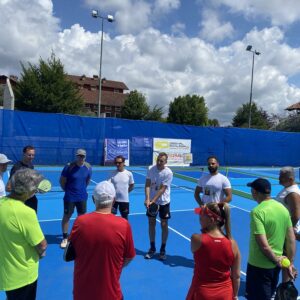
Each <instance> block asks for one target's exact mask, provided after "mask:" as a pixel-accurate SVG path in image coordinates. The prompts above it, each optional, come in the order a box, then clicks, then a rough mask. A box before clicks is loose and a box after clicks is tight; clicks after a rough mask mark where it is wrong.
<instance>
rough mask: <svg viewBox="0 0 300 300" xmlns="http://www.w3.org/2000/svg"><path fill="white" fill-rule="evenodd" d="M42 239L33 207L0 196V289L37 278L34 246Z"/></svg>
mask: <svg viewBox="0 0 300 300" xmlns="http://www.w3.org/2000/svg"><path fill="white" fill-rule="evenodd" d="M43 239H44V235H43V232H42V230H41V227H40V225H39V223H38V220H37V216H36V214H35V211H34V210H33V209H31V208H30V207H28V206H26V205H25V204H24V203H23V202H21V201H18V200H14V199H11V198H7V197H4V198H1V200H0V253H1V254H0V266H1V267H0V290H4V291H10V290H14V289H17V288H20V287H23V286H26V285H28V284H31V283H33V282H34V281H35V280H37V278H38V266H39V265H38V262H39V255H38V253H37V251H36V249H35V247H34V246H36V245H37V244H39V243H40V242H41V241H42V240H43Z"/></svg>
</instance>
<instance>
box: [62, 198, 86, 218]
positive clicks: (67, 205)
mask: <svg viewBox="0 0 300 300" xmlns="http://www.w3.org/2000/svg"><path fill="white" fill-rule="evenodd" d="M75 207H76V210H77V214H78V215H83V214H85V213H86V201H78V202H71V201H65V200H64V214H65V215H72V214H73V212H74V208H75Z"/></svg>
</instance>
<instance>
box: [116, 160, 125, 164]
mask: <svg viewBox="0 0 300 300" xmlns="http://www.w3.org/2000/svg"><path fill="white" fill-rule="evenodd" d="M123 163H124V162H123V161H115V165H121V164H123Z"/></svg>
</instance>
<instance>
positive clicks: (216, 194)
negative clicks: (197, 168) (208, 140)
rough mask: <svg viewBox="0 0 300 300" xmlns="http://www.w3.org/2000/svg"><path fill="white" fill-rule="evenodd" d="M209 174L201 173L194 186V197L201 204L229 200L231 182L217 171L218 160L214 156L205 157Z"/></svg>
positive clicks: (230, 196)
mask: <svg viewBox="0 0 300 300" xmlns="http://www.w3.org/2000/svg"><path fill="white" fill-rule="evenodd" d="M207 168H208V171H209V174H205V175H202V176H201V177H200V179H199V180H198V184H197V186H196V188H195V192H194V197H195V200H196V201H197V203H198V204H199V205H200V206H201V205H204V204H206V203H209V202H217V203H219V202H227V203H228V202H230V201H231V198H232V190H231V184H230V182H229V180H228V178H227V177H226V176H224V175H222V174H221V173H219V172H218V168H219V162H218V159H217V158H216V157H215V156H210V157H209V158H208V159H207ZM200 194H203V195H202V198H201V197H200Z"/></svg>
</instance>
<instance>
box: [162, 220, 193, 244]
mask: <svg viewBox="0 0 300 300" xmlns="http://www.w3.org/2000/svg"><path fill="white" fill-rule="evenodd" d="M156 221H157V222H159V223H161V221H160V220H159V219H156ZM168 228H169V229H170V230H172V231H174V232H175V233H177V234H178V235H180V236H181V237H183V238H184V239H186V240H187V241H189V242H190V241H191V239H189V238H188V237H186V236H185V235H183V234H182V233H180V232H179V231H177V230H176V229H174V228H172V227H171V226H169V225H168Z"/></svg>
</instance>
